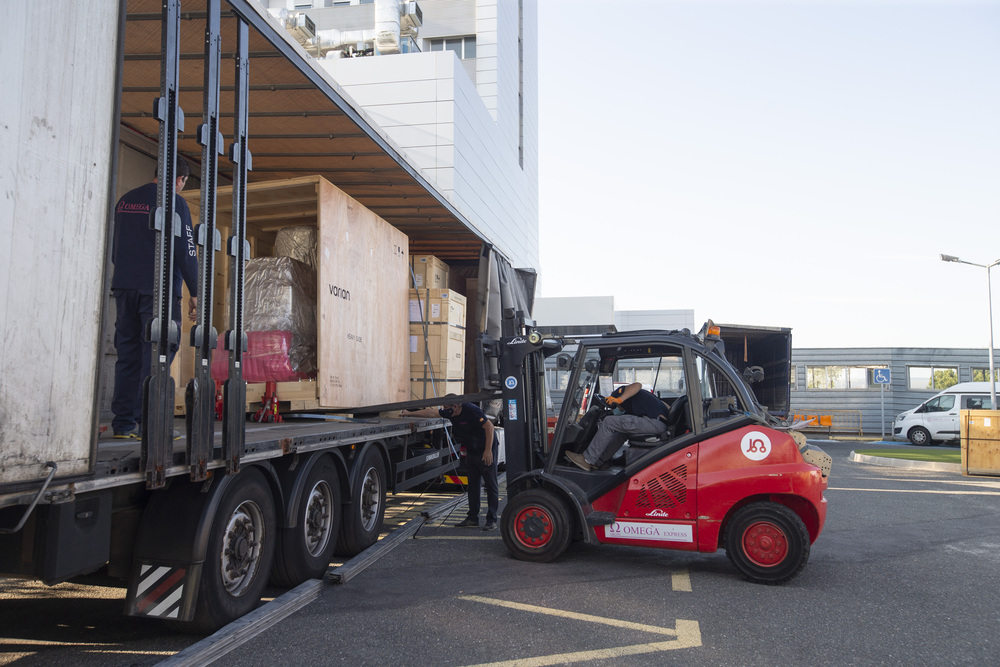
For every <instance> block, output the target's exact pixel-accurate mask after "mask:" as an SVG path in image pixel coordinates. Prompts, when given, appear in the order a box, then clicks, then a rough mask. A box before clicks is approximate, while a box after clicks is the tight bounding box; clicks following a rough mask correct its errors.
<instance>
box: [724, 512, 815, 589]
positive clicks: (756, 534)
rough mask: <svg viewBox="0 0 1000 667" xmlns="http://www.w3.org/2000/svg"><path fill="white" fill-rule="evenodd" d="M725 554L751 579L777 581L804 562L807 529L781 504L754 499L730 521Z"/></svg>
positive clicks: (807, 555)
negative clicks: (756, 501)
mask: <svg viewBox="0 0 1000 667" xmlns="http://www.w3.org/2000/svg"><path fill="white" fill-rule="evenodd" d="M726 555H727V556H728V557H729V560H730V561H731V562H732V563H733V565H735V566H736V568H737V569H738V570H739V571H740V572H742V573H743V575H744V576H745V577H746V578H747V579H749V580H750V581H753V582H755V583H758V584H772V585H773V584H780V583H782V582H785V581H788V580H789V579H791V578H792V577H794V576H795V575H797V574H798V573H799V572H801V571H802V568H804V567H805V566H806V561H807V560H809V532H808V531H807V530H806V526H805V524H804V523H802V519H800V518H799V515H798V514H796V513H795V512H793V511H792V510H790V509H789V508H787V507H785V506H784V505H780V504H778V503H771V502H759V503H753V504H750V505H747V506H746V507H743V508H741V509H740V510H738V511H737V512H736V514H734V515H733V518H732V520H731V521H730V522H729V528H728V530H727V531H726Z"/></svg>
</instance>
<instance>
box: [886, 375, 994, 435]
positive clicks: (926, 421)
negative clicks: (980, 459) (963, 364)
mask: <svg viewBox="0 0 1000 667" xmlns="http://www.w3.org/2000/svg"><path fill="white" fill-rule="evenodd" d="M997 393H1000V389H997ZM992 409H993V404H992V402H991V401H990V383H989V382H959V383H958V384H956V385H952V386H951V387H948V388H947V389H945V390H944V391H942V392H941V393H940V394H938V395H936V396H934V397H933V398H929V399H927V400H926V401H924V402H923V403H921V404H920V405H918V406H917V407H915V408H913V409H912V410H907V411H906V412H902V413H900V414H899V415H898V416H897V417H896V421H895V422H894V423H893V425H892V437H893V439H894V440H909V441H910V442H911V443H913V444H914V445H932V444H934V443H935V441H942V440H958V437H959V422H958V411H959V410H992Z"/></svg>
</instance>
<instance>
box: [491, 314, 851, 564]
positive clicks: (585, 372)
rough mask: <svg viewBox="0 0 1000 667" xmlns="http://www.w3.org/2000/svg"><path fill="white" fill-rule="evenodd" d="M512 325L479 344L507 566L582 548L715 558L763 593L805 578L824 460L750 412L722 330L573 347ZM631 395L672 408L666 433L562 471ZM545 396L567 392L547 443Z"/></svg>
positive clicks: (756, 410)
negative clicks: (622, 393) (499, 440)
mask: <svg viewBox="0 0 1000 667" xmlns="http://www.w3.org/2000/svg"><path fill="white" fill-rule="evenodd" d="M518 315H519V317H515V315H514V313H511V312H510V311H508V312H507V313H505V316H506V319H507V320H508V321H507V322H506V323H505V324H507V328H506V331H507V332H511V333H513V335H507V336H505V337H503V338H501V339H500V340H499V341H484V352H485V354H486V356H487V357H495V358H496V359H497V361H498V367H497V370H498V373H496V374H495V375H494V376H493V377H492V380H493V382H494V383H495V384H497V385H500V386H501V387H502V394H503V407H502V416H503V420H504V432H505V437H506V449H507V498H508V500H507V506H506V509H505V510H504V512H503V515H502V517H501V521H500V528H501V533H502V536H503V540H504V543H505V544H506V546H507V548H508V549H509V550H510V552H511V553H512V554H513V555H514V556H515V557H517V558H519V559H522V560H526V561H536V562H547V561H551V560H553V559H555V558H557V557H559V556H560V555H561V554H562V553H563V552H564V551H565V550H566V549H567V547H568V546H569V544H570V542H571V541H573V540H574V539H582V540H583V541H585V542H587V543H591V544H624V545H631V546H640V547H652V548H659V549H676V550H682V551H700V552H704V553H712V552H715V551H716V550H718V549H719V548H723V549H725V550H726V553H727V555H728V557H729V560H730V561H731V562H732V563H733V565H735V566H736V568H737V569H738V570H739V571H740V572H741V573H742V574H743V575H744V576H745V577H746V578H747V579H749V580H750V581H753V582H757V583H763V584H779V583H782V582H785V581H788V580H789V579H791V578H793V577H794V576H796V575H797V574H798V573H799V572H801V571H802V568H803V567H805V564H806V561H807V560H808V558H809V549H810V545H811V544H812V543H813V542H815V541H816V538H817V537H819V534H820V532H821V531H822V529H823V523H824V520H825V519H826V498H824V496H823V491H824V490H825V489H826V487H827V479H828V477H829V474H830V467H831V463H832V459H831V457H830V456H829V455H827V454H826V453H825V452H823V451H822V450H821V449H819V448H818V447H815V446H812V445H809V444H807V443H806V439H805V436H803V435H802V434H801V433H799V432H797V431H794V430H793V429H791V428H790V427H789V426H788V425H787V424H785V423H784V422H782V421H780V420H778V419H777V418H775V417H773V416H771V415H769V414H768V412H767V409H766V408H765V407H763V406H761V405H760V404H759V403H758V402H757V399H756V398H755V396H754V393H753V391H752V390H751V388H750V383H751V382H755V381H760V380H761V379H762V378H761V375H762V372H761V370H760V369H759V368H751V369H747V370H746V371H744V373H740V372H738V371H737V370H736V369H735V368H734V367H733V366H732V365H731V364H730V363H729V362H728V361H727V360H726V355H725V351H724V349H723V342H722V339H721V336H720V331H719V328H718V327H716V326H714V325H713V324H712V323H711V321H709V322H708V323H706V325H705V326H704V327H703V328H702V330H701V332H700V333H697V334H692V333H691V332H690V331H688V330H687V329H684V330H681V331H669V332H668V331H631V332H627V333H606V334H600V335H591V336H578V337H572V338H570V337H563V336H548V335H543V334H541V333H539V332H538V331H536V330H535V329H534V326H533V323H532V322H531V321H530V320H527V319H525V318H524V317H523V316H521V315H522V314H521V313H518ZM511 320H513V322H511ZM553 356H554V357H555V361H556V364H555V368H552V367H551V362H550V367H549V369H548V370H546V365H545V359H546V358H551V357H553ZM634 382H641V383H642V385H643V387H644V388H645V389H647V390H648V391H650V392H652V393H653V394H654V395H655V396H657V397H658V398H659V399H660V400H662V401H663V402H664V403H665V405H666V406H668V412H667V417H666V420H665V421H666V422H667V429H666V431H665V432H664V433H663V434H661V435H658V436H656V435H652V434H651V435H649V436H641V435H640V436H632V437H631V439H630V440H629V441H628V442H626V443H625V445H624V446H623V447H622V448H621V449H620V450H619V451H618V452H617V453H616V454H615V456H614V457H613V458H612V460H611V461H610V465H609V466H607V467H604V468H601V469H593V470H589V471H585V470H583V469H581V468H579V467H577V466H576V465H574V464H573V463H571V462H570V461H568V460H567V458H566V456H565V454H566V452H577V453H582V452H583V451H584V450H585V449H586V447H587V445H588V444H589V443H590V441H591V439H592V438H593V436H594V434H595V432H596V431H597V428H598V426H599V423H600V420H601V419H603V418H605V417H606V416H607V415H609V414H611V413H612V412H613V408H611V407H610V406H609V405H608V404H607V403H606V402H605V399H604V397H605V396H609V395H610V394H611V392H612V391H613V390H614V388H616V387H618V386H621V385H623V384H629V383H634ZM550 387H551V388H553V389H562V390H563V391H564V395H563V400H562V405H561V407H560V409H559V414H558V419H557V421H556V424H555V428H554V432H552V433H551V435H549V432H548V431H549V422H550V420H549V415H548V414H547V411H546V404H547V392H548V391H549V388H550Z"/></svg>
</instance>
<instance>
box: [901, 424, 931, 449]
mask: <svg viewBox="0 0 1000 667" xmlns="http://www.w3.org/2000/svg"><path fill="white" fill-rule="evenodd" d="M906 437H907V438H908V439H909V440H910V444H913V445H916V446H917V447H923V446H925V445H930V444H931V432H930V431H928V430H927V429H925V428H924V427H923V426H914V427H913V428H911V429H910V432H909V433H907V434H906Z"/></svg>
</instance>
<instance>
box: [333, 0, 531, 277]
mask: <svg viewBox="0 0 1000 667" xmlns="http://www.w3.org/2000/svg"><path fill="white" fill-rule="evenodd" d="M470 2H472V3H474V4H475V14H474V16H475V21H474V23H472V24H470V23H469V17H470V12H469V11H468V10H469V3H470ZM446 4H454V5H457V6H456V7H454V8H452V10H450V11H447V12H446V11H444V7H445V5H446ZM421 7H422V10H423V12H424V21H425V28H423V29H422V30H421V34H420V37H421V39H428V38H430V37H436V36H442V35H444V34H445V33H444V30H445V29H447V30H454V31H456V32H457V34H475V35H476V42H477V45H476V53H477V58H476V59H475V66H476V69H475V72H476V81H473V80H472V79H471V78H470V76H469V74H468V72H467V70H466V67H465V65H463V63H462V62H460V61H459V60H458V59H457V58H456V57H455V55H454V54H453V53H451V52H450V51H435V52H425V53H414V54H401V55H392V56H378V57H374V58H338V59H330V60H327V59H324V60H320V61H318V62H320V63H321V64H322V65H323V67H324V68H325V69H326V70H327V71H328V72H329V73H330V75H331V76H332V77H333V78H334V79H335V80H336V81H337V83H339V84H340V85H341V86H343V88H344V90H345V91H346V93H347V94H348V95H349V96H350V97H351V98H353V100H354V101H356V103H357V104H358V106H360V107H361V108H363V109H364V110H365V111H366V112H367V113H368V114H369V116H370V117H371V118H372V119H373V120H374V121H375V122H376V123H377V124H378V125H379V126H380V127H381V128H382V129H383V130H384V131H385V132H386V134H387V135H388V136H389V137H390V138H391V139H392V140H393V141H394V142H395V143H396V144H397V145H399V146H400V148H402V150H403V153H404V155H405V156H406V159H407V160H408V161H409V162H410V163H411V164H412V165H414V166H415V167H417V168H418V169H421V170H422V172H423V174H424V175H425V176H426V177H427V178H428V179H429V180H430V181H432V182H433V183H434V184H435V185H436V186H437V188H438V189H439V191H441V192H442V193H443V194H444V195H445V196H446V197H448V198H449V199H450V200H451V201H452V203H453V204H454V205H455V207H456V208H458V209H459V210H460V211H461V212H462V213H463V214H464V215H466V217H468V218H469V220H470V221H471V223H472V224H473V225H474V226H475V227H476V229H477V230H478V231H479V232H480V233H481V234H482V235H483V236H484V237H486V238H487V239H488V240H489V241H490V242H491V243H493V244H494V245H495V246H496V247H497V248H499V249H500V250H501V251H502V252H503V253H505V254H506V255H507V256H508V257H509V258H510V259H511V261H512V263H513V264H514V266H516V267H531V268H535V269H537V268H538V94H537V69H538V67H537V55H536V54H537V12H536V7H535V3H534V2H533V1H530V0H528V1H525V2H524V3H523V10H522V6H521V5H520V4H519V3H518V2H517V0H502V1H500V2H497V0H467V1H466V2H456V1H455V0H453V1H452V3H445V1H444V0H438V1H437V2H429V3H422V4H421ZM480 30H481V31H482V32H480ZM451 34H455V33H451ZM522 44H523V47H522ZM522 54H523V57H522Z"/></svg>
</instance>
